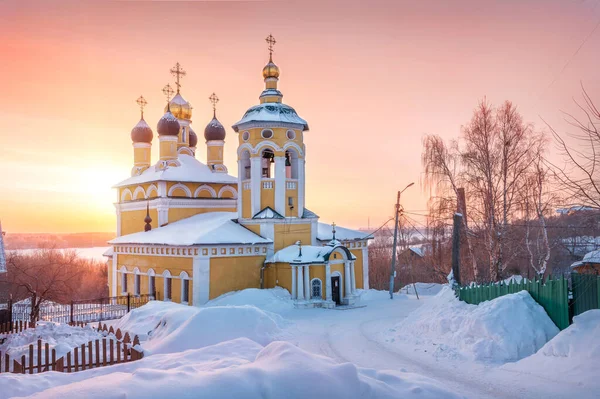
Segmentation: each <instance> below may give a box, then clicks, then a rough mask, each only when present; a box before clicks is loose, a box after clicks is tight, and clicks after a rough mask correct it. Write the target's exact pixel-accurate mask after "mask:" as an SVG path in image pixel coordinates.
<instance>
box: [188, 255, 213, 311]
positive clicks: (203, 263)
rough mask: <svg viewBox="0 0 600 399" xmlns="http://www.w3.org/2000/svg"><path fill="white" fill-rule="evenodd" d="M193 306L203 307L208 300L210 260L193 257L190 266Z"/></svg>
mask: <svg viewBox="0 0 600 399" xmlns="http://www.w3.org/2000/svg"><path fill="white" fill-rule="evenodd" d="M192 274H193V276H194V279H193V280H192V281H193V284H192V285H193V290H194V295H193V304H194V306H200V305H204V304H205V303H206V302H208V300H209V298H210V258H208V257H195V258H194V261H193V266H192Z"/></svg>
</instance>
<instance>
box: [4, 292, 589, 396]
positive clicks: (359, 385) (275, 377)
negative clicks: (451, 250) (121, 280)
mask: <svg viewBox="0 0 600 399" xmlns="http://www.w3.org/2000/svg"><path fill="white" fill-rule="evenodd" d="M288 298H289V293H287V291H285V290H282V289H277V290H244V291H239V292H236V293H230V294H227V295H223V296H221V297H219V298H216V299H215V300H213V301H211V303H209V304H208V306H206V307H204V308H201V309H194V308H190V307H184V306H181V305H175V304H171V303H162V302H151V303H150V304H148V305H146V306H144V307H142V308H140V309H137V310H136V311H135V312H132V313H130V315H128V316H127V317H125V318H123V319H122V320H120V321H119V322H117V323H115V324H116V325H120V326H121V328H123V329H125V330H128V331H130V332H135V333H138V334H139V333H140V332H143V333H144V334H145V336H144V337H143V340H142V346H143V347H144V349H145V351H146V353H147V356H146V357H145V358H144V359H142V360H140V361H138V362H132V363H129V364H124V365H117V366H112V367H106V368H100V369H97V370H90V371H85V372H78V373H73V374H58V373H43V374H39V375H33V376H16V375H11V374H3V375H0V398H4V397H11V396H15V395H17V396H18V395H22V396H25V395H28V394H36V395H35V396H34V397H61V398H62V397H66V398H68V397H99V398H100V397H102V398H106V397H108V398H111V397H119V398H122V397H128V398H129V397H134V398H136V397H139V398H142V397H143V398H146V397H150V398H152V397H175V396H178V397H203V398H205V397H207V398H213V397H215V398H216V397H242V398H259V397H261V398H262V397H266V398H271V397H291V398H295V397H298V398H300V397H302V398H304V397H317V395H319V396H323V395H326V396H327V397H333V398H337V397H340V398H342V397H344V398H357V397H366V398H370V397H372V398H376V397H377V398H386V397H403V398H427V397H434V398H445V397H461V396H464V397H468V398H523V397H526V398H538V397H539V398H544V399H548V398H551V399H552V398H564V397H567V396H568V397H577V398H578V399H579V398H585V399H587V398H594V397H596V393H597V389H598V383H597V382H596V380H598V378H597V377H595V375H594V372H595V370H597V368H595V367H593V365H595V364H597V363H598V360H599V354H598V349H597V348H598V347H597V346H595V347H594V346H593V345H594V344H595V342H597V341H598V340H597V338H596V339H595V341H594V337H597V336H598V331H597V328H598V327H597V326H598V324H599V323H598V319H597V318H598V317H600V316H598V315H597V314H595V315H592V316H588V313H586V314H584V315H582V316H581V317H579V318H577V319H576V323H575V325H574V326H572V327H570V328H569V329H567V330H565V331H563V332H561V333H560V334H558V335H557V336H556V337H555V339H554V340H552V341H550V342H549V343H547V344H546V345H545V346H544V347H543V349H542V350H540V351H539V352H538V354H536V355H534V356H531V357H528V358H525V359H524V360H521V361H519V362H517V363H509V364H505V365H500V364H499V363H498V362H490V361H489V360H486V359H485V357H483V358H482V359H483V360H474V355H473V354H474V353H475V352H477V353H496V352H495V351H498V352H497V353H503V354H504V356H505V355H506V354H510V353H513V350H514V347H515V342H516V341H515V339H516V338H515V334H517V331H515V332H514V333H513V332H510V331H507V332H506V334H507V335H506V337H507V338H508V340H510V341H513V343H512V344H510V345H508V344H502V343H501V342H500V341H501V340H502V336H501V335H500V336H496V335H494V334H492V332H493V331H494V329H493V328H491V327H490V326H489V325H488V324H489V323H492V322H493V321H496V322H500V324H502V323H504V322H505V321H506V320H505V319H506V317H504V316H500V315H501V314H504V313H506V312H507V311H510V312H512V311H513V307H514V308H517V309H520V310H518V312H517V313H516V315H514V317H517V319H518V320H520V321H521V322H525V323H530V322H531V320H528V318H533V319H535V320H536V323H537V322H539V320H538V319H537V317H538V316H539V315H538V314H537V309H536V308H535V306H531V304H530V303H529V301H528V299H527V296H525V295H524V294H516V295H514V296H513V297H512V298H508V299H505V300H503V301H500V304H498V302H499V300H495V301H490V302H489V303H488V304H481V305H479V306H473V305H465V304H462V305H465V306H466V307H467V308H464V309H461V308H462V307H463V306H462V305H461V304H456V303H455V300H454V299H453V297H450V296H449V295H448V293H447V290H442V291H441V292H440V294H439V295H437V296H427V295H424V296H421V297H420V299H419V300H417V299H416V297H415V296H413V295H408V296H407V295H405V294H395V295H394V300H393V301H392V300H390V299H389V296H388V293H387V292H386V291H376V290H368V291H362V292H361V298H360V303H361V304H363V305H366V307H362V308H357V309H352V310H347V311H339V310H325V309H294V308H293V307H292V306H291V303H290V302H289V299H288ZM511 301H513V302H515V303H512V302H511ZM444 302H445V304H444ZM502 302H504V304H503V303H502ZM248 303H249V304H252V305H254V306H241V305H242V304H248ZM261 308H262V309H261ZM436 308H437V310H435V309H436ZM473 308H475V309H473ZM249 309H253V310H249ZM443 309H446V311H447V312H456V313H457V316H458V319H460V320H462V321H461V322H460V323H458V324H459V325H461V324H463V325H464V326H463V328H465V331H467V332H470V333H471V334H476V333H477V331H480V332H481V333H483V334H484V335H485V334H489V335H486V336H487V341H488V342H487V343H485V344H484V343H483V342H481V343H479V344H475V343H465V344H464V345H456V342H454V343H453V345H456V346H455V347H454V349H455V351H456V354H458V355H459V356H437V355H436V356H432V355H431V347H433V345H431V346H429V344H430V343H431V342H432V341H433V337H434V335H435V334H434V333H435V331H437V330H436V328H438V327H439V326H438V327H436V328H430V329H429V333H427V334H424V333H421V334H409V333H406V335H407V336H408V337H409V338H408V339H396V340H395V341H393V342H390V334H391V333H392V332H391V331H390V329H394V328H398V327H400V328H404V326H403V324H406V325H408V323H409V322H410V321H411V320H413V322H414V321H415V320H417V319H421V320H422V321H423V320H424V319H422V318H420V317H418V315H419V313H421V314H422V315H424V314H427V312H432V311H433V312H439V314H440V315H442V313H443V312H442V310H443ZM477 309H479V310H477ZM584 316H585V317H584ZM546 317H547V316H546ZM452 319H453V318H452V317H451V314H450V315H444V317H443V318H442V319H441V320H445V322H443V323H446V322H448V321H452ZM161 322H166V323H165V324H164V325H162V326H161V325H160V323H161ZM236 322H237V323H236ZM443 323H441V324H443ZM433 324H434V325H435V324H439V323H433ZM455 324H456V323H455ZM450 326H453V325H452V324H450ZM454 326H455V325H454ZM263 327H264V328H263ZM430 327H431V326H430ZM475 327H477V328H475ZM483 327H485V328H483ZM504 327H506V326H504ZM513 328H516V329H517V330H518V331H519V327H515V326H513ZM536 328H538V327H537V325H536ZM236 329H237V330H238V332H231V331H230V330H236ZM542 329H543V330H545V327H542ZM223 331H227V333H226V334H228V335H225V334H223ZM450 331H451V330H450ZM567 331H572V332H570V333H567ZM573 331H574V332H573ZM148 333H150V334H148ZM253 334H255V335H254V339H255V340H256V341H262V342H260V343H258V342H255V341H251V340H249V339H248V338H246V336H250V335H253ZM394 334H396V336H397V335H398V334H399V332H398V331H396V332H394ZM430 334H431V335H430ZM445 334H447V333H445ZM415 335H421V336H422V340H423V342H422V343H419V342H417V341H415V340H414V338H415ZM238 336H239V337H240V338H236V337H238ZM449 336H450V337H451V336H452V334H450V335H449ZM176 337H178V338H181V339H183V338H185V341H186V343H185V344H184V345H183V346H182V347H180V346H179V345H180V344H179V339H176ZM535 337H536V335H535V334H532V335H530V336H528V337H526V339H525V340H524V341H525V342H527V343H528V345H539V344H540V343H539V342H538V341H536V338H535ZM561 337H562V338H561ZM436 339H439V340H441V341H444V340H446V341H448V342H449V343H451V342H450V341H449V340H448V337H447V336H444V334H442V336H438V337H437V338H436ZM519 339H521V338H519ZM484 341H485V340H484ZM578 341H581V345H578V344H577V342H578ZM542 345H543V344H542ZM540 346H541V345H540ZM517 347H518V345H517ZM481 348H493V350H492V351H491V352H489V351H487V349H486V350H481ZM524 348H528V346H527V345H525V346H524ZM548 348H552V349H548ZM586 348H589V349H587V350H586ZM594 348H596V349H594ZM181 349H187V350H184V351H181V352H180V351H179V350H181ZM473 350H475V352H473ZM480 350H481V351H480ZM545 351H546V352H547V353H552V354H554V355H559V356H554V355H552V356H550V355H543V356H544V358H541V356H542V354H543V353H545ZM158 352H161V353H162V354H158ZM583 352H586V353H587V356H583V355H582V353H583ZM519 353H521V352H519ZM523 353H524V352H523ZM434 354H435V350H434ZM564 354H569V356H567V357H564V356H563V355H564ZM324 356H325V357H324ZM519 356H521V355H519ZM536 357H540V359H538V360H537V361H534V359H535V358H536ZM496 359H498V358H496ZM528 361H531V362H533V363H532V364H530V365H529V364H527V362H528ZM549 361H550V362H552V363H549V364H550V365H551V366H550V367H545V366H543V364H545V363H544V362H549ZM548 368H553V369H556V370H564V374H562V373H563V371H558V372H555V373H554V374H553V373H552V371H551V370H548ZM569 369H572V370H573V374H576V375H578V376H579V379H570V378H563V376H564V375H566V376H567V377H570V375H569V374H568V370H569ZM390 370H392V371H390ZM579 370H584V371H585V370H587V374H586V373H585V372H584V373H580V372H579ZM307 381H309V383H307ZM65 384H69V385H65ZM108 387H109V388H108ZM200 393H202V394H200Z"/></svg>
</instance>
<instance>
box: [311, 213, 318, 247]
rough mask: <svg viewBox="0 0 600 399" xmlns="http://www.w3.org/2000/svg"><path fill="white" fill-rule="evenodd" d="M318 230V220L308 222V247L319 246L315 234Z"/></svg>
mask: <svg viewBox="0 0 600 399" xmlns="http://www.w3.org/2000/svg"><path fill="white" fill-rule="evenodd" d="M318 230H319V219H312V220H311V221H310V245H319V243H318V242H317V232H318Z"/></svg>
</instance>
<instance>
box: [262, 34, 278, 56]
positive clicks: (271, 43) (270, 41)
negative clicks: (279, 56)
mask: <svg viewBox="0 0 600 399" xmlns="http://www.w3.org/2000/svg"><path fill="white" fill-rule="evenodd" d="M265 41H266V42H267V43H268V44H269V60H271V61H272V60H273V46H275V43H277V41H276V40H275V38H274V37H273V35H271V34H269V36H267V38H266V39H265Z"/></svg>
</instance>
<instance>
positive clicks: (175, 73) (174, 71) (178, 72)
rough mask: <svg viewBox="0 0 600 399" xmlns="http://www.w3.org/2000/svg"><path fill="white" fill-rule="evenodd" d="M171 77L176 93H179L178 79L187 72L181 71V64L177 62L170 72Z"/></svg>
mask: <svg viewBox="0 0 600 399" xmlns="http://www.w3.org/2000/svg"><path fill="white" fill-rule="evenodd" d="M170 72H171V75H173V76H175V85H176V86H177V93H179V89H180V88H181V84H180V83H179V79H180V78H182V77H183V76H185V75H187V72H185V71H184V70H183V68H182V67H181V64H180V63H179V62H178V63H176V64H175V66H174V67H173V68H171V70H170Z"/></svg>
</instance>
